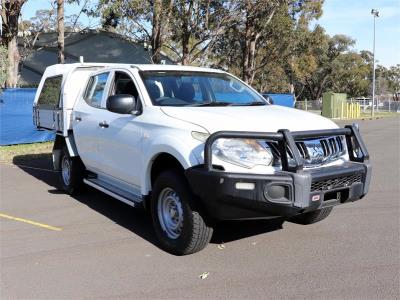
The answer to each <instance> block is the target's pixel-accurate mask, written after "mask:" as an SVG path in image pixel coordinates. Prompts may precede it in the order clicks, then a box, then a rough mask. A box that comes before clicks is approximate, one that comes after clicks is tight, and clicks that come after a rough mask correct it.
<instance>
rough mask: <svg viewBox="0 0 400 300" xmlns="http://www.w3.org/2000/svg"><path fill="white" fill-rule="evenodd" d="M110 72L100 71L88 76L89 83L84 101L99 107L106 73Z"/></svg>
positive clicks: (106, 77)
mask: <svg viewBox="0 0 400 300" xmlns="http://www.w3.org/2000/svg"><path fill="white" fill-rule="evenodd" d="M109 74H110V73H109V72H107V73H101V74H97V75H94V76H92V77H90V79H89V84H88V86H87V89H86V93H85V97H84V99H85V101H86V102H87V103H88V104H89V105H91V106H94V107H101V100H102V99H103V95H104V89H105V87H106V83H107V79H108V75H109Z"/></svg>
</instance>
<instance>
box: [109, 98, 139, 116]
mask: <svg viewBox="0 0 400 300" xmlns="http://www.w3.org/2000/svg"><path fill="white" fill-rule="evenodd" d="M106 107H107V110H109V111H111V112H114V113H117V114H136V98H135V97H133V96H132V95H128V94H119V95H112V96H109V97H108V98H107V103H106Z"/></svg>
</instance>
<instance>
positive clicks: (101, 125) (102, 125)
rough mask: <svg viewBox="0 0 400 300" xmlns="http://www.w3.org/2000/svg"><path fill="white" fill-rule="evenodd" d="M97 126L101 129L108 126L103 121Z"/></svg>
mask: <svg viewBox="0 0 400 300" xmlns="http://www.w3.org/2000/svg"><path fill="white" fill-rule="evenodd" d="M99 126H100V127H102V128H108V127H109V126H110V125H108V124H107V122H106V121H103V122H100V123H99Z"/></svg>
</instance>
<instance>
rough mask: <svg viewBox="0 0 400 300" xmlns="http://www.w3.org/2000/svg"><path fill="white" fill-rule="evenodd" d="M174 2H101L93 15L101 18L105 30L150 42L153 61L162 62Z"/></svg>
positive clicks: (102, 0) (169, 0)
mask: <svg viewBox="0 0 400 300" xmlns="http://www.w3.org/2000/svg"><path fill="white" fill-rule="evenodd" d="M172 7H173V0H147V1H142V0H115V1H110V0H100V1H99V2H98V4H97V6H96V7H95V9H92V10H91V11H89V15H95V16H99V15H100V16H101V18H102V19H103V28H104V29H106V30H110V29H111V30H113V31H117V32H118V33H120V34H122V35H124V36H125V37H126V38H128V39H132V40H135V41H136V42H145V43H147V42H149V44H150V48H151V52H152V62H154V63H160V62H161V55H160V53H161V49H162V47H163V45H164V42H165V36H166V34H167V32H168V29H169V24H170V20H171V10H172Z"/></svg>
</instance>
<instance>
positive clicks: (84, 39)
mask: <svg viewBox="0 0 400 300" xmlns="http://www.w3.org/2000/svg"><path fill="white" fill-rule="evenodd" d="M19 46H20V47H22V46H23V41H22V39H20V40H19ZM64 53H65V63H76V62H78V61H79V57H80V56H83V58H84V61H85V62H98V63H125V64H151V51H149V50H147V49H145V47H144V46H143V44H141V43H133V42H131V41H128V40H126V39H125V38H124V37H123V36H121V35H119V34H115V33H111V32H106V31H94V30H91V31H85V32H72V33H65V51H64ZM162 59H163V60H165V62H166V64H174V62H173V61H172V60H171V59H170V58H168V57H167V56H166V55H162ZM54 64H57V33H55V32H50V33H41V34H40V35H39V38H38V40H37V41H36V43H35V47H34V50H33V52H32V53H30V54H29V55H28V56H27V57H26V59H25V60H24V61H23V63H22V64H21V73H20V80H19V84H20V85H22V86H36V85H38V84H39V81H40V78H41V77H42V75H43V73H44V70H45V69H46V67H48V66H50V65H54Z"/></svg>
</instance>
